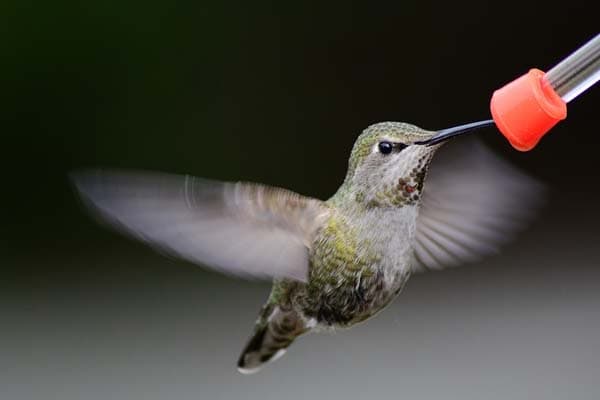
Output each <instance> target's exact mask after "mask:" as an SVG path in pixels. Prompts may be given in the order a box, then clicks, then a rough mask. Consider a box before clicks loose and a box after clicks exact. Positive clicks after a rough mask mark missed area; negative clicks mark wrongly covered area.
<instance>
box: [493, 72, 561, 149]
mask: <svg viewBox="0 0 600 400" xmlns="http://www.w3.org/2000/svg"><path fill="white" fill-rule="evenodd" d="M490 109H491V111H492V117H493V118H494V122H495V123H496V126H497V127H498V129H499V130H500V132H502V134H503V135H504V136H505V137H506V138H507V139H508V141H509V142H510V144H511V145H512V146H513V147H514V148H515V149H517V150H520V151H528V150H531V149H533V148H534V147H535V145H536V144H537V143H538V142H539V141H540V139H541V138H542V136H544V135H545V134H546V133H547V132H548V131H549V130H550V129H551V128H552V127H553V126H554V125H556V124H557V123H558V121H560V120H563V119H565V118H566V117H567V103H565V101H564V100H563V99H561V97H560V96H559V95H558V94H557V93H556V92H555V91H554V88H552V86H551V85H550V84H549V83H548V82H547V81H546V79H545V78H544V72H543V71H540V70H539V69H532V70H530V71H529V72H528V73H526V74H525V75H523V76H521V77H520V78H517V79H515V80H514V81H512V82H510V83H509V84H507V85H506V86H504V87H502V88H500V89H498V90H496V91H495V92H494V95H493V96H492V101H491V103H490Z"/></svg>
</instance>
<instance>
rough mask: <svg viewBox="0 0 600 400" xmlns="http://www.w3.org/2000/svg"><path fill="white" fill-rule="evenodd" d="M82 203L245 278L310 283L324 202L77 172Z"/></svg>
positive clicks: (143, 175)
mask: <svg viewBox="0 0 600 400" xmlns="http://www.w3.org/2000/svg"><path fill="white" fill-rule="evenodd" d="M71 179H72V182H73V183H74V185H75V187H76V189H77V191H78V192H79V195H80V197H81V199H82V200H83V202H84V204H85V205H86V206H88V207H89V208H90V210H92V211H93V214H94V215H95V216H98V217H100V219H101V220H102V221H105V222H108V223H109V225H111V226H112V227H114V228H116V229H117V230H119V231H121V232H123V233H126V234H129V235H130V236H133V237H134V238H136V239H139V240H142V241H144V242H146V243H148V244H150V245H151V246H152V247H154V248H155V249H157V250H159V251H161V252H166V253H167V254H172V255H175V256H177V257H180V258H183V259H185V260H188V261H191V262H193V263H196V264H201V265H205V266H209V267H212V268H215V269H217V270H219V271H222V272H225V273H229V274H233V275H238V276H243V277H249V278H251V277H258V278H266V277H275V278H284V277H285V278H291V279H295V280H300V281H306V280H307V276H308V250H309V246H310V243H311V242H312V236H313V234H314V233H315V231H316V229H317V227H318V224H319V222H320V218H321V217H322V216H323V215H325V214H326V212H327V211H326V208H325V207H324V206H323V205H322V204H323V203H322V202H321V201H319V200H316V199H311V198H307V197H304V196H301V195H299V194H296V193H294V192H291V191H288V190H285V189H279V188H273V187H268V186H262V185H258V184H250V183H225V182H216V181H210V180H205V179H200V178H195V177H192V176H178V175H170V174H162V173H151V172H126V171H114V170H113V171H104V170H89V171H82V172H75V173H73V174H71Z"/></svg>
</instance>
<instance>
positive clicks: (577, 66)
mask: <svg viewBox="0 0 600 400" xmlns="http://www.w3.org/2000/svg"><path fill="white" fill-rule="evenodd" d="M544 78H545V79H546V81H547V82H548V83H549V84H550V85H551V86H552V87H553V88H554V90H555V91H556V93H557V94H558V95H559V96H560V97H561V98H562V99H563V100H564V101H565V102H566V103H568V102H570V101H571V100H573V99H574V98H575V97H577V96H579V95H580V94H581V93H583V92H584V91H586V90H587V89H588V88H589V87H590V86H592V85H593V84H594V83H596V82H598V80H600V34H598V35H596V36H595V37H594V38H593V39H592V40H590V41H589V42H587V43H586V44H584V45H583V46H582V47H580V48H579V49H578V50H576V51H575V52H574V53H573V54H571V55H570V56H569V57H567V58H565V59H564V60H562V61H561V62H560V63H558V64H557V65H556V66H554V68H552V69H551V70H550V71H548V72H546V74H545V75H544Z"/></svg>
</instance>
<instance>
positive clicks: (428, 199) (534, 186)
mask: <svg viewBox="0 0 600 400" xmlns="http://www.w3.org/2000/svg"><path fill="white" fill-rule="evenodd" d="M444 147H446V146H444ZM448 147H449V148H442V149H441V150H440V151H439V153H440V154H437V155H436V156H435V157H434V159H433V161H432V164H431V167H430V171H429V174H428V176H427V178H426V180H425V184H424V189H423V201H422V204H421V208H420V210H419V216H418V218H417V233H416V243H415V256H416V260H417V263H416V265H414V266H413V268H412V269H413V271H414V272H423V271H427V270H439V269H443V268H446V267H450V266H456V265H459V264H463V263H465V262H472V261H477V260H478V259H480V258H481V257H482V256H485V255H488V254H493V253H496V252H498V249H499V246H500V245H502V244H504V243H505V242H507V241H508V240H510V238H511V237H512V236H514V234H515V233H516V232H517V231H518V230H519V229H521V228H523V227H524V226H525V225H526V223H527V222H528V221H529V220H530V219H531V217H532V215H533V213H534V211H535V210H536V209H537V206H538V205H539V204H540V203H541V201H540V200H541V198H542V192H543V186H542V185H541V184H540V183H539V182H537V181H536V180H534V179H533V178H531V177H529V176H526V175H524V174H523V173H521V172H520V171H518V170H517V169H516V168H514V167H513V166H511V165H510V164H508V163H507V162H506V161H503V160H501V159H500V158H498V157H497V156H495V155H494V154H493V153H492V152H491V151H490V150H489V149H487V148H486V147H485V146H484V145H483V144H481V143H480V142H478V141H476V140H467V141H466V142H465V141H460V142H459V143H453V144H450V145H449V146H448Z"/></svg>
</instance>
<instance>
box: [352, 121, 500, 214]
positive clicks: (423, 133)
mask: <svg viewBox="0 0 600 400" xmlns="http://www.w3.org/2000/svg"><path fill="white" fill-rule="evenodd" d="M492 124H493V121H491V120H488V121H481V122H475V123H471V124H466V125H460V126H457V127H454V128H448V129H443V130H440V131H429V130H425V129H422V128H419V127H417V126H415V125H411V124H407V123H403V122H381V123H378V124H374V125H371V126H369V127H368V128H367V129H365V130H364V131H363V133H362V134H361V135H360V136H359V137H358V139H357V140H356V142H355V144H354V147H353V149H352V154H351V156H350V160H349V166H348V173H347V175H346V180H345V181H344V185H343V191H342V194H344V196H343V197H344V198H345V200H351V201H352V200H353V201H354V202H358V203H360V204H362V205H364V206H366V207H369V208H371V207H402V206H405V205H411V204H416V203H417V202H418V201H419V199H420V197H421V192H422V190H423V183H424V181H425V176H426V174H427V169H428V167H429V163H430V162H431V159H432V157H433V155H434V154H435V152H436V150H437V149H438V148H439V147H440V146H441V144H442V143H443V142H444V141H446V140H447V139H449V138H451V137H454V136H457V135H460V134H463V133H466V132H469V131H472V130H474V129H476V128H480V127H483V126H489V125H492ZM348 197H350V198H348Z"/></svg>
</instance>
